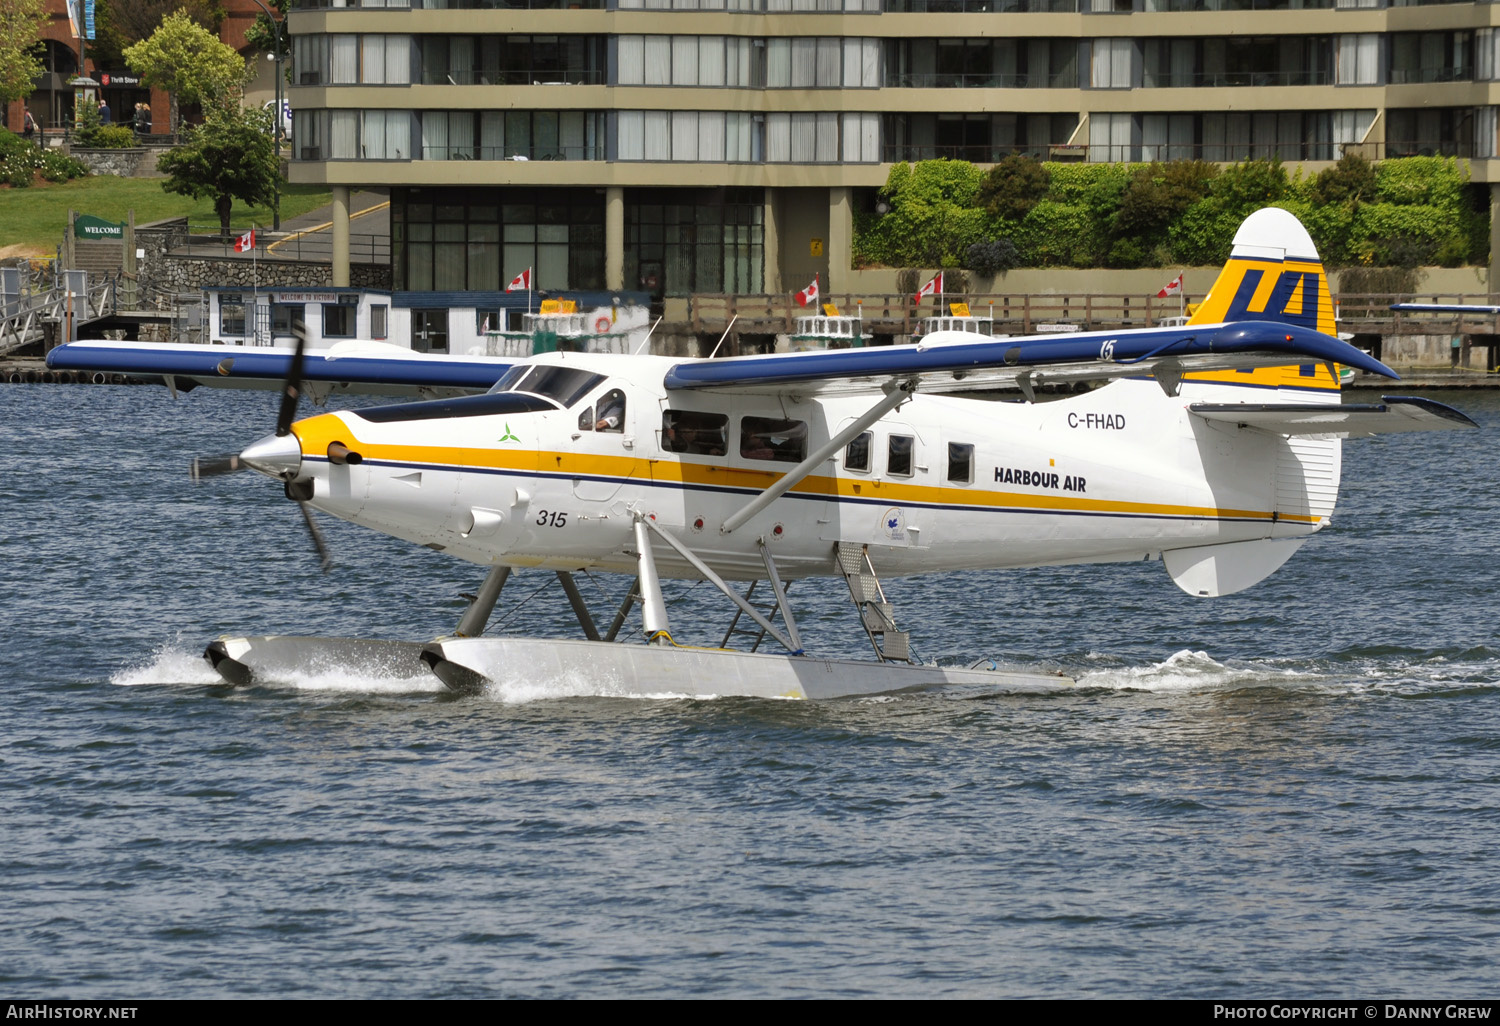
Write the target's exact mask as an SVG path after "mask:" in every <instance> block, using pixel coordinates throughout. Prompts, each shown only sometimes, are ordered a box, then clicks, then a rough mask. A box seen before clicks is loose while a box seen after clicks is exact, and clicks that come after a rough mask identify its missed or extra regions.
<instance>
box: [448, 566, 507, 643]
mask: <svg viewBox="0 0 1500 1026" xmlns="http://www.w3.org/2000/svg"><path fill="white" fill-rule="evenodd" d="M508 577H510V567H508V566H497V567H494V568H492V569H491V570H490V573H489V576H488V577H486V578H485V579H484V584H482V585H481V586H480V588H479V594H478V595H476V596H474V601H473V602H470V603H469V608H468V609H467V610H465V611H464V616H463V619H462V620H460V621H458V626H457V627H455V628H454V630H453V633H454V634H455V635H456V636H457V637H460V638H477V637H479V636H480V635H481V634H483V633H484V628H485V625H486V624H488V623H489V622H490V614H491V613H493V612H494V611H495V603H496V602H498V601H500V589H502V588H504V587H505V581H506V579H507V578H508Z"/></svg>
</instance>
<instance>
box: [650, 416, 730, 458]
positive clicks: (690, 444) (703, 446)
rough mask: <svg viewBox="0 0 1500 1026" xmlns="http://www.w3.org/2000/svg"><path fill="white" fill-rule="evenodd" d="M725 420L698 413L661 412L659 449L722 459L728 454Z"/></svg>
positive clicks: (727, 431)
mask: <svg viewBox="0 0 1500 1026" xmlns="http://www.w3.org/2000/svg"><path fill="white" fill-rule="evenodd" d="M728 439H729V417H728V416H726V415H725V414H722V413H702V412H700V411H698V410H663V411H662V415H661V447H662V448H663V449H665V450H666V451H667V452H681V453H687V454H688V455H690V456H723V455H724V453H725V452H726V451H728Z"/></svg>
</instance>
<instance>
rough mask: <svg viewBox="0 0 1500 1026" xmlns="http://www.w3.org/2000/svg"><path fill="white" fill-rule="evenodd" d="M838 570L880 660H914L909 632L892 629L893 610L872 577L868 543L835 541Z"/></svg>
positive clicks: (872, 565) (894, 625) (873, 575)
mask: <svg viewBox="0 0 1500 1026" xmlns="http://www.w3.org/2000/svg"><path fill="white" fill-rule="evenodd" d="M838 557H839V570H841V571H842V572H843V574H844V580H845V581H847V582H848V584H849V597H850V598H852V599H854V604H855V605H856V606H858V607H859V619H860V622H861V623H863V624H864V625H865V633H866V634H868V635H869V636H870V644H871V646H873V647H874V649H875V654H876V655H877V656H879V657H880V661H881V662H883V663H910V662H915V660H913V659H912V655H911V634H910V633H909V632H907V631H902V630H897V629H896V618H895V611H894V610H893V609H892V608H891V604H890V603H889V602H887V601H886V598H885V590H884V589H883V588H881V586H880V579H879V578H878V577H876V576H875V566H874V564H873V563H871V562H870V547H869V546H868V545H847V544H845V543H843V542H840V543H839V544H838Z"/></svg>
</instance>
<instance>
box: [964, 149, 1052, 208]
mask: <svg viewBox="0 0 1500 1026" xmlns="http://www.w3.org/2000/svg"><path fill="white" fill-rule="evenodd" d="M1051 184H1052V172H1051V171H1050V170H1048V168H1047V165H1045V164H1043V163H1042V162H1041V161H1039V160H1034V159H1032V158H1031V157H1023V156H1021V155H1020V154H1015V153H1012V154H1011V155H1009V156H1007V157H1004V158H1003V159H1001V161H1000V163H998V164H996V165H995V166H994V167H992V168H990V173H989V174H987V175H985V177H984V181H983V182H982V183H981V184H980V186H979V196H978V204H979V206H981V207H983V208H984V209H985V210H986V211H988V212H989V213H990V214H991V215H992V216H994V217H1000V218H1004V219H1005V220H1007V221H1019V220H1021V219H1022V218H1024V217H1025V216H1026V215H1027V214H1029V213H1031V208H1032V207H1034V206H1036V205H1037V204H1038V203H1040V202H1041V201H1042V200H1043V199H1044V198H1046V196H1047V190H1048V189H1049V188H1050V187H1051Z"/></svg>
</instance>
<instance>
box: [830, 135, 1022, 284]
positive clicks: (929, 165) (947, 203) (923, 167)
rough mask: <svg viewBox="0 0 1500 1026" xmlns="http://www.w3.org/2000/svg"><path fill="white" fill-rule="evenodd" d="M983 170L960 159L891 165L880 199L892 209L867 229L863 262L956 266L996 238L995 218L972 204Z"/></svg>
mask: <svg viewBox="0 0 1500 1026" xmlns="http://www.w3.org/2000/svg"><path fill="white" fill-rule="evenodd" d="M983 179H984V172H982V171H980V170H979V169H978V168H977V167H975V166H974V165H973V164H970V163H968V162H966V161H962V160H924V161H921V162H920V163H917V164H915V165H912V164H895V165H893V166H892V167H891V173H890V175H889V177H887V179H886V183H885V188H884V189H882V190H881V191H880V192H881V195H882V196H883V197H884V198H885V199H886V202H887V203H888V205H889V207H890V210H889V212H888V213H886V214H885V215H883V216H881V217H879V218H878V219H876V220H875V221H874V222H873V223H872V222H870V221H868V220H861V222H859V224H860V226H861V227H865V226H868V230H867V232H866V236H867V239H868V244H867V245H861V246H860V247H859V249H858V255H859V257H860V258H861V259H862V260H867V261H878V262H881V263H885V264H888V265H892V266H899V265H901V264H907V265H918V266H922V267H957V266H958V265H959V264H960V263H961V262H962V257H963V255H964V254H966V253H967V252H968V249H969V247H970V246H971V245H973V244H974V243H976V242H984V241H987V240H988V239H990V238H993V237H994V234H995V233H994V230H993V229H994V226H993V223H992V222H993V219H992V218H991V217H990V216H989V215H988V214H987V213H985V211H984V210H982V209H980V208H979V207H976V206H975V205H974V202H975V197H976V196H977V195H978V193H979V186H980V183H981V182H982V181H983Z"/></svg>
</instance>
